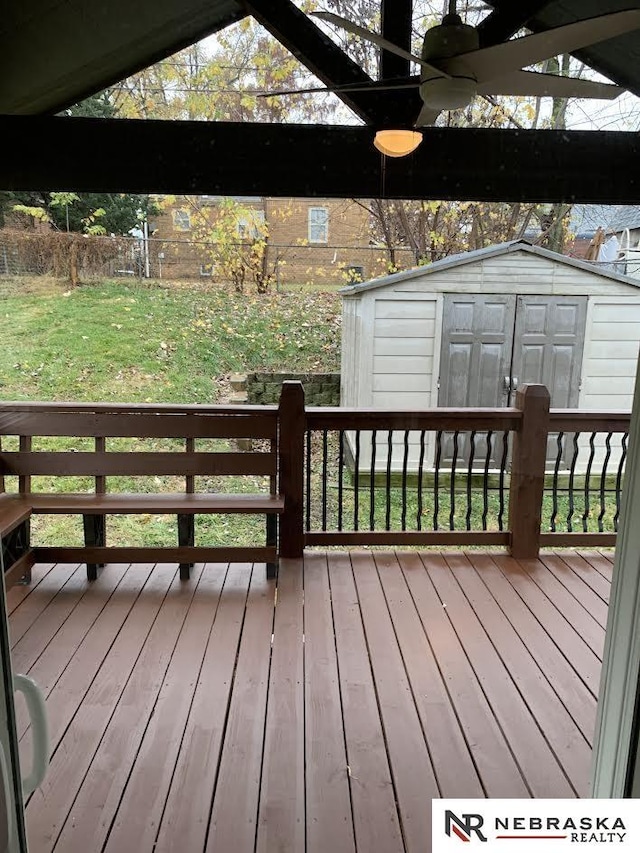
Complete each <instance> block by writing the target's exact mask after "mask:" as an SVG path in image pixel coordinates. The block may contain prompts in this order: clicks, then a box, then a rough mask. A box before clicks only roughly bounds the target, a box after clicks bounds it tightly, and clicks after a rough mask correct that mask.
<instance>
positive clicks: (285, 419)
mask: <svg viewBox="0 0 640 853" xmlns="http://www.w3.org/2000/svg"><path fill="white" fill-rule="evenodd" d="M278 421H279V437H278V455H279V469H280V470H279V483H280V494H281V495H284V500H285V504H284V513H283V514H282V515H281V516H280V548H279V554H280V556H281V557H292V558H299V557H302V553H303V551H304V521H303V507H304V493H303V490H304V430H305V412H304V388H303V387H302V383H301V382H283V383H282V393H281V395H280V406H279V410H278Z"/></svg>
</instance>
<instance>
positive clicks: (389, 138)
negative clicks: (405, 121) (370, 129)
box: [373, 130, 422, 157]
mask: <svg viewBox="0 0 640 853" xmlns="http://www.w3.org/2000/svg"><path fill="white" fill-rule="evenodd" d="M421 142H422V134H421V133H420V131H418V130H378V131H377V132H376V135H375V137H374V140H373V144H374V146H375V147H376V148H377V149H378V151H380V152H381V153H382V154H385V155H386V156H387V157H406V156H407V154H411V152H412V151H415V150H416V148H417V147H418V145H420V143H421Z"/></svg>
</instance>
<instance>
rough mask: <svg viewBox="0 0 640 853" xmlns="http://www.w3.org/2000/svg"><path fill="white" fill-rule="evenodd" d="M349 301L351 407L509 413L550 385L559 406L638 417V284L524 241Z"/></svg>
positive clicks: (345, 369)
mask: <svg viewBox="0 0 640 853" xmlns="http://www.w3.org/2000/svg"><path fill="white" fill-rule="evenodd" d="M341 293H342V296H343V343H342V387H341V402H342V405H343V406H354V407H372V408H384V409H424V408H429V407H433V406H454V407H460V406H508V405H511V404H512V401H513V396H514V394H515V389H516V387H517V386H518V385H519V384H523V383H528V382H529V383H530V382H542V383H544V384H545V385H546V386H547V387H548V388H549V391H550V393H551V405H552V407H556V408H580V409H605V410H611V409H625V410H630V409H631V405H632V400H633V389H634V379H635V373H636V364H637V359H638V349H639V346H640V287H639V283H638V280H637V279H632V278H629V277H626V276H623V275H620V274H618V273H616V272H613V271H609V270H603V269H602V268H601V267H598V268H596V267H594V266H592V265H590V264H589V263H588V262H585V261H579V260H576V259H573V258H569V257H566V256H564V255H559V254H557V253H555V252H550V251H548V250H547V249H542V248H540V247H538V246H533V245H531V244H530V243H528V242H526V241H524V240H517V241H512V242H509V243H503V244H500V245H497V246H490V247H488V248H486V249H480V250H477V251H473V252H467V253H464V254H460V255H455V256H450V257H448V258H445V259H443V260H441V261H436V262H435V263H433V264H431V265H429V266H425V267H419V268H416V269H412V270H407V271H405V272H399V273H395V274H393V275H389V276H385V277H384V278H378V279H375V280H373V281H368V282H364V283H362V284H356V285H353V286H350V287H347V288H344V289H343V290H342V291H341ZM395 455H396V454H395V453H394V456H395ZM363 464H367V460H365V459H363ZM394 467H395V464H394Z"/></svg>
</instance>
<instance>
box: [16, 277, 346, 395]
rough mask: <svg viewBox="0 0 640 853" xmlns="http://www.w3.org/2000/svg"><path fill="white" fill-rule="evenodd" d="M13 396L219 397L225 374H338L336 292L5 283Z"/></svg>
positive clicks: (105, 283) (338, 323)
mask: <svg viewBox="0 0 640 853" xmlns="http://www.w3.org/2000/svg"><path fill="white" fill-rule="evenodd" d="M0 292H1V293H2V308H3V313H4V317H3V322H4V334H3V340H4V345H3V347H2V349H1V350H0V397H1V398H2V399H5V400H58V401H60V400H71V401H98V400H105V401H121V402H143V401H144V402H154V403H160V402H173V403H212V402H216V401H217V400H218V399H219V397H220V393H221V389H224V388H225V383H224V379H225V377H226V376H228V374H230V373H234V372H242V371H253V370H284V369H288V370H291V369H292V368H293V369H295V370H297V371H298V370H299V371H308V372H313V371H320V372H323V371H335V370H337V369H339V360H340V356H339V352H340V297H339V296H338V295H337V293H336V292H335V291H334V292H331V293H327V292H321V291H317V290H316V291H312V290H304V291H300V290H291V291H286V292H284V293H279V294H274V295H268V296H242V295H236V294H230V293H229V292H227V291H226V290H224V289H223V288H221V287H216V286H212V285H209V286H200V285H199V284H198V283H192V284H189V285H188V286H185V285H180V284H177V285H172V286H168V285H162V286H157V285H156V286H153V287H145V286H141V285H135V284H131V283H129V282H127V283H122V282H112V281H106V282H103V283H98V284H92V285H84V286H81V287H78V288H75V289H73V290H69V289H66V288H65V286H63V285H61V284H59V283H56V282H53V281H49V282H48V284H47V283H46V282H44V283H43V282H42V281H40V282H38V281H36V282H34V281H33V280H32V279H12V280H4V281H3V286H2V289H1V291H0Z"/></svg>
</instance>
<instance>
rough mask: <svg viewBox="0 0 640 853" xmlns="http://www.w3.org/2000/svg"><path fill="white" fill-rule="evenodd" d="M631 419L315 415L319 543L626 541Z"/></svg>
mask: <svg viewBox="0 0 640 853" xmlns="http://www.w3.org/2000/svg"><path fill="white" fill-rule="evenodd" d="M629 420H630V413H628V412H613V413H612V412H588V411H573V410H550V409H549V394H548V392H547V389H546V388H544V386H540V385H530V386H528V387H527V386H523V388H522V389H521V390H520V391H518V393H517V397H516V405H515V407H513V408H507V409H505V408H502V409H462V410H460V409H455V410H452V409H431V410H426V411H423V412H416V411H414V412H395V411H394V412H391V411H380V410H378V411H363V410H345V409H307V410H306V417H305V421H306V426H307V433H306V442H305V449H306V452H305V465H304V479H305V485H304V492H305V511H304V515H305V517H304V519H303V522H304V525H305V531H306V532H305V544H307V545H345V546H349V545H358V544H360V545H398V546H402V545H411V546H413V545H443V546H444V545H504V546H507V547H508V548H509V549H510V551H511V553H512V554H513V555H514V556H518V557H520V558H527V557H534V556H536V555H537V554H538V551H539V549H540V547H541V546H543V545H544V546H557V547H561V546H572V545H580V546H594V547H597V546H603V545H614V544H615V539H616V530H617V524H618V516H619V509H620V494H621V490H622V480H623V474H624V463H625V459H626V452H627V447H626V445H627V433H628V428H629Z"/></svg>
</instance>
